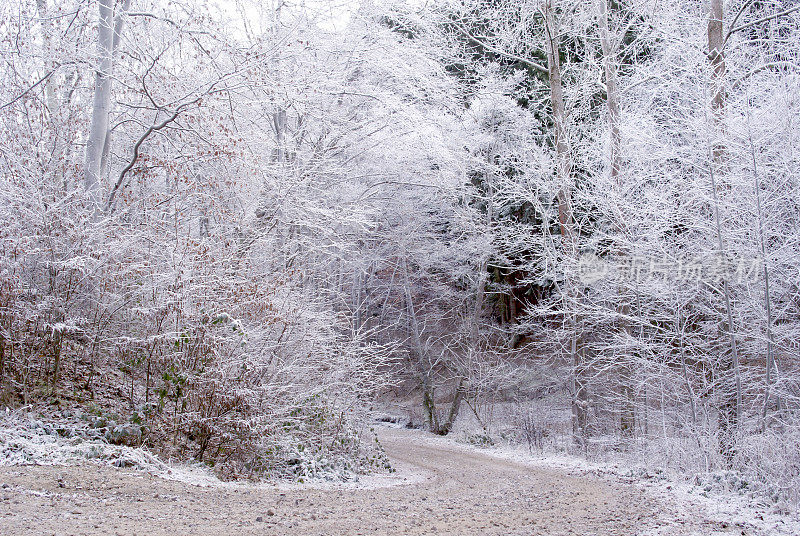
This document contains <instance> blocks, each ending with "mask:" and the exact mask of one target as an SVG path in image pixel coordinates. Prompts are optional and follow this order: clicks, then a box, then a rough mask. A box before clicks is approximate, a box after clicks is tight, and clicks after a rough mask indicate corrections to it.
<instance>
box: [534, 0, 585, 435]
mask: <svg viewBox="0 0 800 536" xmlns="http://www.w3.org/2000/svg"><path fill="white" fill-rule="evenodd" d="M553 11H554V9H553V5H552V1H551V0H547V1H546V2H545V5H544V16H545V40H546V43H545V48H546V55H547V74H548V81H549V84H550V105H551V107H552V113H553V124H554V128H555V136H554V138H555V139H554V141H555V148H556V173H557V178H558V183H559V185H560V186H559V191H558V224H559V230H560V233H561V245H562V248H563V249H564V254H565V257H566V258H567V259H575V258H576V257H577V244H576V242H575V236H574V229H573V227H574V220H573V216H572V202H571V165H570V154H569V144H568V141H567V128H566V113H565V109H564V90H563V87H562V83H561V60H560V52H561V50H560V45H559V36H558V28H557V26H556V22H555V17H554V13H553ZM565 286H566V289H565V293H564V294H565V298H566V301H567V306H568V307H569V306H573V307H575V310H574V311H573V312H572V313H571V318H570V323H571V324H572V326H571V327H572V341H571V348H570V352H571V354H572V364H573V373H572V386H573V388H572V392H573V397H572V420H573V421H572V428H573V433H574V435H575V437H576V439H578V441H579V442H581V443H582V442H583V438H584V437H585V435H586V433H587V431H588V420H589V391H588V388H587V387H588V386H587V381H586V380H587V378H586V374H585V372H586V370H585V369H586V363H585V361H586V360H585V348H584V343H583V337H582V334H581V320H580V318H579V316H578V312H577V301H578V298H579V294H580V290H579V289H578V287H577V282H576V281H574V278H573V277H572V275H571V274H568V275H567V280H566V281H565ZM569 301H572V302H573V303H572V304H569V303H568V302H569Z"/></svg>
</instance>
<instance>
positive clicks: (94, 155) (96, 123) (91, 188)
mask: <svg viewBox="0 0 800 536" xmlns="http://www.w3.org/2000/svg"><path fill="white" fill-rule="evenodd" d="M98 8H99V13H100V20H99V25H98V28H97V57H98V64H97V70H96V71H95V79H94V99H93V101H92V124H91V128H90V130H89V137H88V139H87V140H86V164H85V166H84V179H83V182H84V188H85V190H86V191H87V192H89V198H90V200H91V201H92V203H93V204H94V205H95V206H99V202H100V172H101V169H100V163H101V161H102V156H103V147H104V144H105V140H106V134H107V132H108V116H109V111H110V108H111V74H112V73H111V70H112V66H113V61H112V55H111V52H112V49H113V43H114V28H113V25H112V19H113V15H114V1H113V0H99V1H98Z"/></svg>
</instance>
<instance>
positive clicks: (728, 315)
mask: <svg viewBox="0 0 800 536" xmlns="http://www.w3.org/2000/svg"><path fill="white" fill-rule="evenodd" d="M723 16H724V5H723V1H722V0H711V2H710V3H709V15H708V29H707V31H708V51H709V52H708V59H709V62H710V63H711V82H712V98H711V114H712V122H713V131H712V132H713V137H714V139H713V140H712V146H711V167H710V177H711V190H712V197H713V202H714V220H715V227H716V234H717V247H718V248H719V255H720V259H721V260H723V259H724V258H725V246H724V242H723V239H722V222H721V216H720V209H719V205H720V199H719V197H720V196H719V191H718V188H719V186H720V184H719V180H718V176H721V175H722V174H723V173H724V172H725V144H724V141H723V139H724V132H725V128H724V118H725V69H726V67H725V54H724V50H723V48H724V44H725V34H724V31H723V29H724V28H723ZM722 293H723V296H722V297H723V300H724V302H725V321H723V322H722V326H721V327H722V333H727V335H728V338H729V342H730V354H727V353H726V354H725V355H723V356H721V360H720V366H719V367H718V368H719V378H718V381H719V382H720V385H721V391H722V392H721V393H720V396H721V399H722V400H721V403H720V409H719V448H720V453H721V454H722V457H723V459H724V460H725V461H726V463H727V464H728V465H730V464H731V462H732V461H733V457H734V455H735V453H736V431H737V429H738V427H739V421H740V419H741V412H742V384H741V377H740V371H739V351H738V347H737V342H736V335H735V333H734V326H733V311H732V304H731V301H732V300H731V289H730V284H729V282H728V277H727V274H725V275H723V277H722Z"/></svg>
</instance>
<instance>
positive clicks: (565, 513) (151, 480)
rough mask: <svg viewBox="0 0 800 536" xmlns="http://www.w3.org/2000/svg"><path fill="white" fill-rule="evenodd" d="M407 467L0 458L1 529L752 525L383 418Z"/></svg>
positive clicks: (686, 530) (607, 529) (481, 530)
mask: <svg viewBox="0 0 800 536" xmlns="http://www.w3.org/2000/svg"><path fill="white" fill-rule="evenodd" d="M379 436H380V439H381V442H382V443H383V445H384V447H385V448H386V451H387V453H388V455H389V457H390V458H391V459H392V461H393V463H394V464H395V465H396V467H397V468H398V473H397V475H393V476H392V477H391V478H384V479H381V478H375V479H365V480H363V481H362V482H361V484H360V485H359V486H357V487H354V486H342V487H330V488H310V487H308V486H306V487H302V486H287V487H281V488H279V487H275V486H264V485H261V486H255V485H249V484H235V485H234V484H228V485H219V486H207V487H200V486H195V485H191V484H187V483H184V482H176V481H169V480H164V479H162V478H159V477H156V476H153V475H150V474H147V473H143V472H136V471H130V470H124V469H114V468H110V467H101V466H95V465H82V466H74V467H49V466H25V467H0V486H2V488H0V499H1V500H0V534H3V535H27V534H44V535H54V534H58V535H68V534H74V535H87V534H120V535H125V536H129V535H140V536H144V535H153V536H161V535H167V534H168V535H171V536H179V535H190V534H192V535H194V534H196V535H226V536H231V535H236V534H260V535H303V536H310V535H323V534H325V535H337V536H338V535H345V534H347V535H351V534H353V535H355V534H364V535H388V534H404V535H418V534H452V535H459V536H471V535H489V534H497V535H500V534H502V535H522V534H524V535H528V536H531V535H542V536H545V535H547V536H556V535H568V534H570V535H572V534H574V535H581V536H591V535H595V536H600V535H609V536H612V535H613V536H624V535H635V534H651V535H688V534H704V535H706V534H728V533H730V534H743V532H742V531H741V530H739V529H734V528H733V527H731V528H730V529H728V527H720V526H718V525H716V524H714V523H711V522H708V521H705V520H703V519H702V517H699V516H698V515H697V514H692V513H690V512H685V511H679V510H678V509H677V508H676V507H675V506H674V505H671V504H667V503H665V502H664V501H663V499H657V498H655V497H652V496H649V495H648V493H647V492H646V491H644V490H642V489H639V488H638V487H636V486H634V485H631V484H628V483H624V482H621V481H615V480H613V479H611V480H609V479H605V478H603V479H601V478H597V477H592V476H589V475H575V474H567V473H566V472H565V471H564V470H562V469H558V470H556V469H546V468H545V469H543V468H541V467H534V466H528V465H523V464H520V463H515V462H512V461H507V460H503V459H500V458H497V457H493V456H491V455H490V454H489V453H484V452H480V451H474V450H471V449H466V448H462V447H460V446H458V445H455V444H453V443H452V442H450V441H445V440H438V439H437V440H434V439H431V438H430V437H429V436H427V435H426V434H424V433H422V432H419V431H414V430H402V429H391V428H381V429H379Z"/></svg>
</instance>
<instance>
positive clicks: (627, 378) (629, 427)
mask: <svg viewBox="0 0 800 536" xmlns="http://www.w3.org/2000/svg"><path fill="white" fill-rule="evenodd" d="M599 19H600V20H599V22H600V24H599V29H600V48H601V49H602V51H603V71H604V73H605V79H606V112H607V121H608V127H609V134H610V140H609V144H608V161H609V175H610V179H611V184H612V187H614V188H615V189H616V190H617V192H616V193H617V197H618V198H621V196H622V178H621V175H620V172H621V169H622V157H621V154H620V147H621V139H622V138H621V134H620V126H619V123H620V105H619V89H618V86H617V46H616V42H614V41H613V39H612V36H611V32H610V30H609V16H608V6H607V0H600V2H599ZM618 218H621V216H619V217H618ZM614 227H615V232H616V234H617V237H618V238H617V242H618V243H617V244H616V245H615V247H614V250H615V251H614V252H615V254H616V255H618V256H622V255H623V253H624V252H623V247H622V244H621V242H622V237H623V234H624V232H625V225H624V222H623V221H620V220H619V219H617V221H615V223H614ZM617 290H618V295H617V304H616V312H617V328H618V331H619V334H620V336H621V338H622V340H623V341H625V343H624V346H623V347H622V352H621V355H619V356H618V358H617V359H619V361H620V364H619V367H618V369H617V372H618V379H619V386H620V400H621V404H622V408H621V410H620V432H621V434H622V436H623V437H632V436H633V435H634V432H635V431H636V406H635V393H634V388H633V371H632V368H631V359H632V356H631V355H630V353H629V348H628V341H629V340H630V336H629V334H630V333H629V332H630V326H629V324H628V317H629V316H630V304H629V303H628V297H627V292H626V286H625V285H624V283H620V285H619V287H618V289H617Z"/></svg>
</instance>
